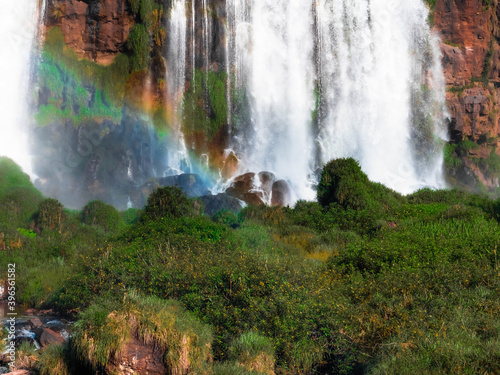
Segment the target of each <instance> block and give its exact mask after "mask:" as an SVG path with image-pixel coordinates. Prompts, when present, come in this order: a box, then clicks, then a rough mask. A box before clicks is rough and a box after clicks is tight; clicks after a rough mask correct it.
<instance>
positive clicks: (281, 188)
mask: <svg viewBox="0 0 500 375" xmlns="http://www.w3.org/2000/svg"><path fill="white" fill-rule="evenodd" d="M291 198H292V194H291V190H290V186H289V185H288V182H286V181H285V180H278V181H276V182H275V183H274V184H273V188H272V196H271V205H272V206H281V207H284V206H288V205H289V204H290V203H291V201H292V199H291Z"/></svg>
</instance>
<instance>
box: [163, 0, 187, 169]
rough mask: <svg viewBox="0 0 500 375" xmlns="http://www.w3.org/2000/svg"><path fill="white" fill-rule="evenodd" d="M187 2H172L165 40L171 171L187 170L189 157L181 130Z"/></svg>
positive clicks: (176, 0) (183, 0)
mask: <svg viewBox="0 0 500 375" xmlns="http://www.w3.org/2000/svg"><path fill="white" fill-rule="evenodd" d="M187 21H188V20H187V16H186V0H174V1H173V3H172V8H171V10H170V18H169V24H168V40H167V64H168V67H167V99H168V100H167V107H168V106H172V107H171V108H167V113H170V121H171V122H172V125H173V130H174V134H173V136H172V137H171V138H172V139H171V140H170V143H171V145H169V147H168V154H169V155H168V162H169V166H170V168H172V170H173V171H177V172H180V171H182V170H184V169H185V168H186V167H188V169H190V167H189V166H190V163H189V155H188V152H187V148H186V144H185V142H184V137H183V134H182V130H181V121H182V95H183V93H184V87H185V83H186V59H187V48H188V46H187V33H188V22H187Z"/></svg>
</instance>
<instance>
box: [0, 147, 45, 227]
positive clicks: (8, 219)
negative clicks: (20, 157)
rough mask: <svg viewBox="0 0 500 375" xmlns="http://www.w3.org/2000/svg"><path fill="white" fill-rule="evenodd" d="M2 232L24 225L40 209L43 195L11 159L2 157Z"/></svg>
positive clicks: (0, 201)
mask: <svg viewBox="0 0 500 375" xmlns="http://www.w3.org/2000/svg"><path fill="white" fill-rule="evenodd" d="M0 181H1V184H0V232H2V231H4V230H7V229H9V230H12V231H15V230H16V228H19V227H23V226H24V225H26V224H27V222H28V221H29V219H30V218H31V217H32V216H33V214H34V213H35V212H36V210H37V209H38V204H39V202H40V201H41V200H42V195H41V194H40V192H39V191H38V190H36V189H35V188H34V187H33V184H32V183H31V181H30V178H29V176H28V175H27V174H25V173H24V172H23V171H22V170H21V168H20V167H19V166H18V165H17V164H16V163H14V162H13V161H12V160H11V159H9V158H7V157H4V156H1V157H0Z"/></svg>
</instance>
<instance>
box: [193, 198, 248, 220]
mask: <svg viewBox="0 0 500 375" xmlns="http://www.w3.org/2000/svg"><path fill="white" fill-rule="evenodd" d="M199 199H200V200H201V201H202V202H203V204H204V206H205V210H204V211H205V214H207V215H209V216H213V215H214V214H215V213H216V212H218V211H220V210H228V211H233V212H234V213H237V212H238V211H240V210H241V209H242V208H243V203H242V201H241V200H239V199H237V198H235V197H231V196H229V195H227V194H224V193H221V194H217V195H205V196H203V197H200V198H199Z"/></svg>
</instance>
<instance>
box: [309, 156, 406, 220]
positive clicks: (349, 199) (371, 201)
mask: <svg viewBox="0 0 500 375" xmlns="http://www.w3.org/2000/svg"><path fill="white" fill-rule="evenodd" d="M401 200H402V197H401V196H400V195H399V194H398V193H396V192H394V191H392V190H390V189H388V188H386V187H385V186H383V185H381V184H377V183H373V182H371V181H369V180H368V176H367V175H366V174H365V173H364V172H363V171H362V170H361V167H360V166H359V163H358V162H357V161H356V160H354V159H352V158H348V159H336V160H332V161H330V162H329V163H328V164H326V165H325V167H324V168H323V172H322V173H321V180H320V182H319V185H318V202H319V203H320V204H321V205H322V206H323V207H327V206H328V205H330V204H332V203H336V204H339V205H340V206H342V207H344V208H352V209H354V210H364V209H370V210H380V209H381V208H383V207H384V206H385V207H388V206H393V205H397V204H399V203H400V201H401Z"/></svg>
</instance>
